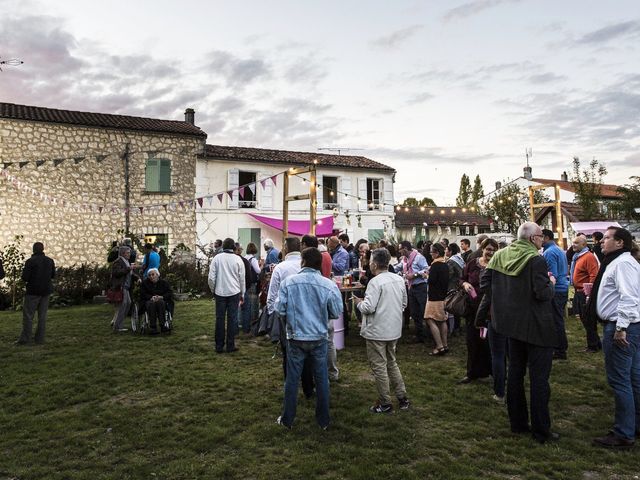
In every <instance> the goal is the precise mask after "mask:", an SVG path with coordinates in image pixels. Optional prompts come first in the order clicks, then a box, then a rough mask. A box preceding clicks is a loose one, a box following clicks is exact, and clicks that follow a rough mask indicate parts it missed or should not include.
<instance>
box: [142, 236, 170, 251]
mask: <svg viewBox="0 0 640 480" xmlns="http://www.w3.org/2000/svg"><path fill="white" fill-rule="evenodd" d="M144 243H150V244H152V245H155V246H156V247H158V249H162V250H164V252H165V253H166V254H167V255H168V254H169V253H168V251H167V250H168V249H169V235H167V234H166V233H145V234H144Z"/></svg>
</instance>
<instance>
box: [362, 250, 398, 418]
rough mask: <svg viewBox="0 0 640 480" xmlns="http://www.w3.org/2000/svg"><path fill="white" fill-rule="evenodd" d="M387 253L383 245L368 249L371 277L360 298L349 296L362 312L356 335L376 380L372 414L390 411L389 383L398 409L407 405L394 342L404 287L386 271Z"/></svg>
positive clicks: (391, 408) (395, 277)
mask: <svg viewBox="0 0 640 480" xmlns="http://www.w3.org/2000/svg"><path fill="white" fill-rule="evenodd" d="M389 260H391V255H389V251H388V250H387V249H386V248H377V249H376V250H374V251H373V252H371V261H370V263H369V265H370V268H371V274H372V275H374V277H373V279H372V280H371V281H370V282H369V283H368V284H367V290H366V292H365V297H364V299H362V298H358V297H356V296H354V297H353V300H354V302H355V304H356V308H357V309H358V310H360V311H361V312H362V327H361V329H360V335H362V336H363V337H364V338H365V339H366V341H367V358H368V359H369V364H370V365H371V370H372V371H373V375H374V377H375V379H376V387H377V389H378V395H379V399H378V403H377V404H375V405H373V406H372V407H371V408H369V411H371V412H372V413H391V412H392V411H393V406H392V404H391V394H390V388H389V387H390V384H391V387H392V388H393V390H394V393H395V396H396V398H397V399H398V404H399V406H400V409H401V410H406V409H408V408H409V405H410V403H409V400H408V399H407V390H406V388H405V385H404V380H403V379H402V374H401V373H400V369H399V368H398V364H397V363H396V344H397V342H398V339H399V338H400V337H401V336H402V311H403V310H404V309H405V307H406V306H407V289H406V288H405V285H404V280H403V279H402V277H400V276H398V275H396V274H395V273H390V272H389Z"/></svg>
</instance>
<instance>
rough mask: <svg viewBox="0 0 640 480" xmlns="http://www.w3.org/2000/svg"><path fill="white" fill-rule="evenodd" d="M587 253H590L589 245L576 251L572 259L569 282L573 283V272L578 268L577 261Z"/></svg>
mask: <svg viewBox="0 0 640 480" xmlns="http://www.w3.org/2000/svg"><path fill="white" fill-rule="evenodd" d="M585 253H589V247H584V248H583V249H582V250H580V251H579V252H577V253H574V255H573V258H572V259H571V268H570V270H569V282H570V283H571V285H573V272H574V271H575V269H576V263H577V262H578V259H579V258H580V257H581V256H583V255H584V254H585Z"/></svg>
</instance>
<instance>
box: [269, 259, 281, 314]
mask: <svg viewBox="0 0 640 480" xmlns="http://www.w3.org/2000/svg"><path fill="white" fill-rule="evenodd" d="M279 288H280V269H279V268H277V267H276V268H274V269H273V272H272V273H271V281H270V282H269V293H268V294H267V312H269V313H273V312H274V311H275V308H276V300H277V299H278V289H279Z"/></svg>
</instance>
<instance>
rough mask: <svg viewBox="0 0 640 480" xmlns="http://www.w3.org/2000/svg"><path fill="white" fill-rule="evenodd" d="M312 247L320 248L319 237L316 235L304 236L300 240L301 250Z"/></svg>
mask: <svg viewBox="0 0 640 480" xmlns="http://www.w3.org/2000/svg"><path fill="white" fill-rule="evenodd" d="M311 247H313V248H318V237H316V236H315V235H304V236H303V237H302V239H301V240H300V250H304V249H305V248H311Z"/></svg>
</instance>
